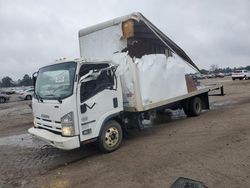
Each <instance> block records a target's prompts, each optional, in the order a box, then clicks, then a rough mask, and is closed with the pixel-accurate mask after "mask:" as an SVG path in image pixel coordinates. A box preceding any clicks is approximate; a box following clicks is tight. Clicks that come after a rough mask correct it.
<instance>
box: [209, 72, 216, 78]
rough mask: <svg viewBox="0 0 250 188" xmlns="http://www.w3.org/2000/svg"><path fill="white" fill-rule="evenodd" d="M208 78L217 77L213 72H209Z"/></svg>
mask: <svg viewBox="0 0 250 188" xmlns="http://www.w3.org/2000/svg"><path fill="white" fill-rule="evenodd" d="M207 78H215V74H212V73H211V74H208V75H207Z"/></svg>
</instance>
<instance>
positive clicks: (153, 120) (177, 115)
mask: <svg viewBox="0 0 250 188" xmlns="http://www.w3.org/2000/svg"><path fill="white" fill-rule="evenodd" d="M186 117H187V116H186V114H185V113H184V111H183V110H170V109H168V110H166V111H165V113H164V114H162V115H161V116H158V117H157V116H152V117H150V120H144V121H143V125H144V127H145V128H150V127H153V126H156V125H160V124H164V123H169V122H171V121H174V120H178V119H183V118H186Z"/></svg>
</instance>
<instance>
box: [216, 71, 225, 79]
mask: <svg viewBox="0 0 250 188" xmlns="http://www.w3.org/2000/svg"><path fill="white" fill-rule="evenodd" d="M215 76H216V78H224V77H225V75H224V74H223V73H221V72H220V73H217V74H216V75H215Z"/></svg>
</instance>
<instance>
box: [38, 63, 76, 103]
mask: <svg viewBox="0 0 250 188" xmlns="http://www.w3.org/2000/svg"><path fill="white" fill-rule="evenodd" d="M75 70H76V63H75V62H67V63H61V64H56V65H51V66H47V67H44V68H41V69H40V70H39V74H38V77H37V82H36V89H35V93H36V94H37V95H38V96H39V97H41V98H42V99H51V100H52V99H64V98H66V97H69V96H70V95H72V93H73V88H74V78H75Z"/></svg>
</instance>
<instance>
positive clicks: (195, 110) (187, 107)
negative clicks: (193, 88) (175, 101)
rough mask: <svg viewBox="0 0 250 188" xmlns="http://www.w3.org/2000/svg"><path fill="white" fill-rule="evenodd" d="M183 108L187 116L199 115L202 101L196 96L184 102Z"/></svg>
mask: <svg viewBox="0 0 250 188" xmlns="http://www.w3.org/2000/svg"><path fill="white" fill-rule="evenodd" d="M183 110H184V112H185V114H186V115H187V116H199V115H200V114H201V111H202V102H201V99H200V97H194V98H193V99H191V100H190V101H187V102H186V103H185V104H184V107H183Z"/></svg>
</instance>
